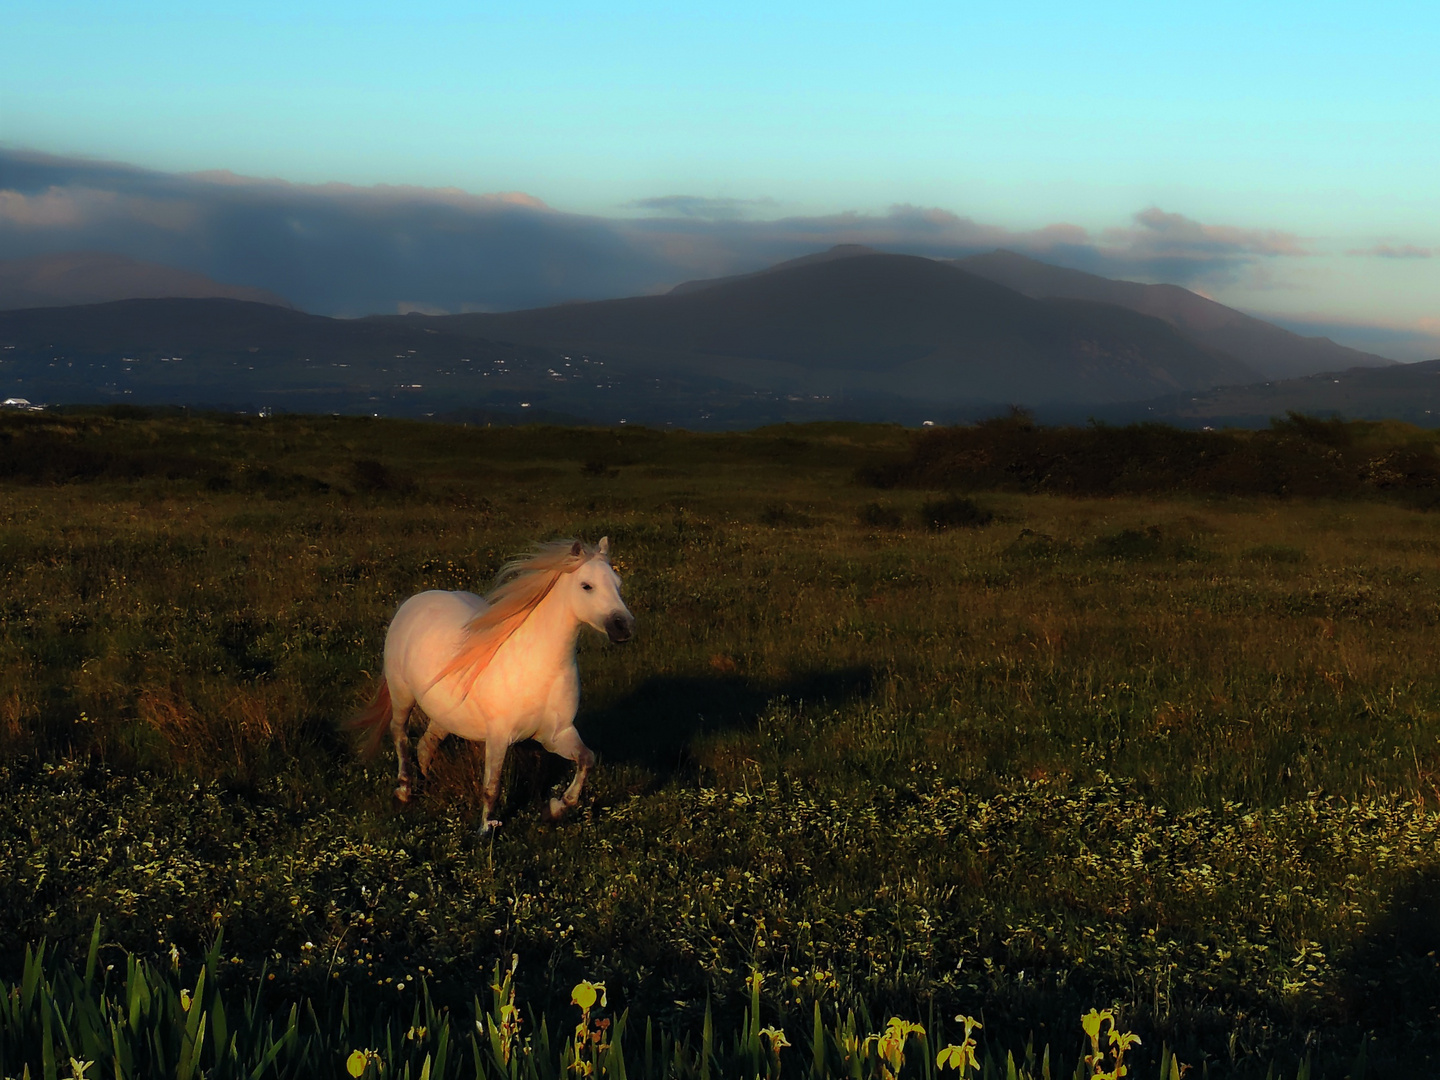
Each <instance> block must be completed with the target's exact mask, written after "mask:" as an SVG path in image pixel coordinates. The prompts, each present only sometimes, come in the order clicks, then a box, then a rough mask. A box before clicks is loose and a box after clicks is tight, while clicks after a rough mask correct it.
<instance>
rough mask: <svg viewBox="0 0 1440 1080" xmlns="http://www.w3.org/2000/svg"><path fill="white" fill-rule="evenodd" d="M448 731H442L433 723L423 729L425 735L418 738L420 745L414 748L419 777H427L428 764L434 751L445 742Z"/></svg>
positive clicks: (432, 758)
mask: <svg viewBox="0 0 1440 1080" xmlns="http://www.w3.org/2000/svg"><path fill="white" fill-rule="evenodd" d="M449 734H450V733H449V732H448V731H442V730H441V729H440V727H439V726H438V725H437V724H436V723H435V721H433V720H432V721H430V726H429V727H427V728H426V729H425V734H424V735H421V736H420V745H419V746H417V747H416V748H415V757H416V758H417V759H418V763H419V765H420V775H421V776H424V777H429V775H430V762H432V761H433V760H434V759H435V751H436V750H438V749H439V747H440V744H441V743H442V742H444V741H445V736H447V735H449Z"/></svg>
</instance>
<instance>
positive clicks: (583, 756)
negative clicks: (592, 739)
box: [545, 727, 595, 820]
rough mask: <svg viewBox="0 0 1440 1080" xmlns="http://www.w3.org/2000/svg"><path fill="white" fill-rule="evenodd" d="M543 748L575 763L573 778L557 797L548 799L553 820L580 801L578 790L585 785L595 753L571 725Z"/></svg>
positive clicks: (593, 762) (573, 807)
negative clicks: (581, 739)
mask: <svg viewBox="0 0 1440 1080" xmlns="http://www.w3.org/2000/svg"><path fill="white" fill-rule="evenodd" d="M545 749H547V750H549V751H550V752H551V753H552V754H559V755H560V756H561V757H566V758H569V759H570V760H571V761H573V762H574V763H575V778H574V779H573V780H571V781H570V786H569V787H567V788H566V789H565V791H564V792H563V793H562V794H561V795H560V796H559V797H557V798H552V799H551V800H550V817H551V819H552V820H553V819H556V818H560V817H563V816H564V815H565V813H566V811H569V810H573V809H575V806H576V804H578V803H579V802H580V791H581V789H583V788H584V787H585V777H586V776H588V775H589V773H590V767H591V766H592V765H594V764H595V754H594V753H593V752H592V751H591V749H590V748H589V747H588V746H586V745H585V744H584V743H583V742H581V741H580V733H579V732H578V731H576V730H575V729H574V728H573V727H567V728H565V729H564V730H563V731H561V732H559V733H558V734H557V735H556V736H555V737H554V738H553V739H551V740H550V741H549V742H548V743H547V744H546V745H545Z"/></svg>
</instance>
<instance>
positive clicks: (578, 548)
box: [570, 540, 585, 558]
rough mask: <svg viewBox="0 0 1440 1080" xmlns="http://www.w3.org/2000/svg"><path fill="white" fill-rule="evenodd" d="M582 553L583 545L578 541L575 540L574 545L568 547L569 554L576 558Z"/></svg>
mask: <svg viewBox="0 0 1440 1080" xmlns="http://www.w3.org/2000/svg"><path fill="white" fill-rule="evenodd" d="M584 551H585V545H584V544H582V543H581V542H580V541H579V540H576V541H575V543H573V544H571V545H570V554H571V555H574V556H575V557H576V558H579V557H580V555H581V554H583V553H584Z"/></svg>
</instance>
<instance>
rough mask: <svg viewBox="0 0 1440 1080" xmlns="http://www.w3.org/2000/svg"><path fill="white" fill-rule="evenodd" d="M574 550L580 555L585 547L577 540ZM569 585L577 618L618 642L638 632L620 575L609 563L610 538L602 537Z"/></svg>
mask: <svg viewBox="0 0 1440 1080" xmlns="http://www.w3.org/2000/svg"><path fill="white" fill-rule="evenodd" d="M571 553H572V554H574V555H576V556H580V555H583V554H584V553H585V547H584V545H583V544H581V543H580V541H579V540H576V541H575V546H574V548H572V549H571ZM566 577H567V578H569V579H570V580H569V581H568V582H567V587H568V588H569V589H570V591H571V594H572V595H571V604H572V607H573V610H574V612H575V616H576V618H578V619H579V620H580V621H581V622H583V623H585V624H586V625H588V626H593V627H594V628H595V629H596V630H598V631H600V633H602V634H605V635H606V636H607V637H609V638H610V640H611V641H613V642H614V643H615V644H617V645H619V644H621V643H623V642H626V641H629V640H630V639H631V638H632V637H633V636H634V635H635V616H634V615H631V614H630V609H629V608H627V607H626V606H625V601H624V600H621V599H620V575H619V574H617V573H615V568H614V567H613V566H611V565H610V538H609V537H608V536H607V537H605V538H604V539H602V540H601V541H600V545H599V547H597V548H596V549H595V554H594V555H593V556H591V557H590V558H588V559H586V560H585V561H584V562H582V563H581V564H580V565H579V566H578V567H576V568H575V570H574V571H572V572H571V573H570V574H567V575H566Z"/></svg>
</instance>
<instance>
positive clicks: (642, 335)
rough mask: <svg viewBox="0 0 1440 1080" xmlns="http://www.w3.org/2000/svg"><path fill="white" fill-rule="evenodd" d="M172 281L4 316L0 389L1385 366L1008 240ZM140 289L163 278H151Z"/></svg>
mask: <svg viewBox="0 0 1440 1080" xmlns="http://www.w3.org/2000/svg"><path fill="white" fill-rule="evenodd" d="M83 262H84V260H81V259H76V260H74V263H75V265H77V266H78V265H83ZM12 266H13V264H12ZM6 269H7V268H3V267H0V284H3V283H4V282H5V281H7V280H10V279H9V278H7V277H6V276H5V272H6ZM160 269H161V270H163V269H165V268H160ZM174 274H175V275H177V276H176V277H174V278H173V279H172V280H174V281H175V282H176V286H175V287H176V288H180V287H181V286H184V287H185V288H187V289H189V290H190V291H189V292H188V293H187V294H186V297H185V298H152V299H126V300H116V301H113V302H110V303H99V304H89V305H79V306H64V307H39V306H35V307H29V308H26V309H23V310H11V311H0V394H3V395H4V396H19V397H27V398H30V399H31V400H36V401H52V402H60V401H77V402H78V401H104V400H109V401H115V400H120V401H130V402H135V403H147V402H154V403H175V404H180V403H184V404H194V405H199V404H206V405H217V406H255V407H261V406H269V407H272V408H286V409H291V410H296V411H300V410H304V411H347V412H349V411H361V410H363V411H373V412H384V413H392V414H406V415H416V414H430V415H461V414H464V413H466V412H467V411H470V412H476V413H477V414H478V413H480V412H487V411H488V413H493V412H494V411H496V410H501V411H506V410H508V411H511V412H513V413H515V414H516V415H518V416H524V415H535V414H536V413H538V412H539V411H541V410H545V411H546V412H547V413H549V414H557V415H558V414H564V415H568V416H572V417H577V418H583V419H588V420H594V421H600V422H616V421H618V420H622V419H624V420H629V421H630V422H637V421H643V422H647V423H655V424H664V423H672V424H675V425H677V426H692V427H720V426H746V425H750V424H755V423H764V422H770V421H774V420H784V419H811V418H822V417H853V418H856V419H871V420H895V421H902V422H918V421H919V419H921V418H924V419H935V420H937V421H946V420H959V419H967V418H972V417H974V416H978V415H984V414H987V413H993V412H994V411H996V410H997V409H1001V408H1004V407H1005V406H1007V405H1009V404H1021V405H1026V406H1029V407H1032V408H1036V409H1038V410H1039V411H1040V412H1041V413H1042V414H1049V415H1055V416H1057V417H1058V416H1071V417H1081V416H1083V415H1103V414H1106V413H1111V412H1116V411H1117V410H1118V411H1119V412H1121V413H1124V412H1127V411H1128V412H1136V411H1137V410H1138V411H1139V412H1138V414H1139V415H1154V414H1155V405H1154V404H1153V403H1154V402H1160V401H1164V402H1169V403H1170V404H1169V405H1167V406H1165V409H1166V415H1169V414H1170V413H1172V412H1177V411H1178V410H1179V409H1180V406H1181V405H1182V404H1186V403H1188V404H1190V405H1193V404H1194V403H1195V401H1196V400H1198V398H1199V396H1201V395H1205V394H1211V393H1219V392H1221V391H1220V390H1219V388H1223V387H1237V386H1248V385H1259V384H1263V383H1265V382H1266V381H1267V380H1268V381H1269V382H1270V383H1272V384H1275V385H1277V386H1278V385H1280V384H1279V382H1277V380H1283V379H1284V378H1286V377H1287V376H1292V375H1295V374H1301V375H1312V374H1314V373H1316V372H1319V371H1324V370H1330V369H1334V368H1337V367H1339V368H1362V367H1366V366H1370V367H1373V368H1376V369H1384V368H1391V367H1393V366H1394V365H1393V364H1392V362H1391V361H1387V360H1385V359H1383V358H1381V357H1377V356H1371V355H1369V354H1365V353H1358V352H1355V351H1354V350H1350V349H1345V348H1343V347H1341V346H1338V345H1336V344H1334V343H1333V342H1330V341H1328V340H1327V339H1324V338H1304V337H1301V336H1299V335H1296V334H1291V333H1289V332H1288V331H1285V330H1283V329H1281V328H1279V327H1276V326H1273V325H1271V324H1269V323H1265V322H1263V321H1261V320H1258V319H1254V318H1252V317H1250V316H1247V315H1244V314H1242V313H1240V312H1237V311H1234V310H1233V309H1230V308H1226V307H1224V306H1223V305H1220V304H1217V303H1215V302H1214V301H1211V300H1208V299H1206V298H1204V297H1201V296H1198V295H1196V294H1194V293H1191V292H1188V291H1187V290H1184V289H1180V288H1178V287H1175V286H1166V285H1142V284H1137V283H1134V282H1120V281H1111V280H1109V279H1105V278H1100V277H1095V276H1094V275H1089V274H1084V273H1080V272H1078V271H1072V270H1066V269H1062V268H1059V267H1053V266H1049V265H1047V264H1044V263H1039V262H1036V261H1034V260H1031V259H1027V258H1025V257H1023V256H1019V255H1016V254H1014V253H1011V252H994V253H992V254H988V255H980V256H973V257H971V258H968V259H962V260H955V261H940V260H933V259H926V258H919V257H914V256H906V255H890V254H884V253H880V252H875V251H871V250H869V249H866V248H859V247H845V248H836V249H832V250H830V251H827V252H820V253H817V254H815V255H812V256H807V257H805V258H801V259H797V260H793V261H791V262H789V263H783V264H780V265H779V266H776V267H772V268H769V269H767V270H763V271H759V272H756V273H753V274H746V275H740V276H736V277H730V278H723V279H715V280H710V281H699V282H687V283H685V284H683V285H680V286H677V287H675V288H674V289H672V290H671V291H670V292H669V293H666V294H662V295H655V296H643V297H630V298H626V299H619V300H605V301H597V302H590V303H577V304H564V305H558V306H553V307H546V308H537V309H532V310H528V311H512V312H504V313H495V314H461V315H441V316H428V315H418V314H411V315H406V316H372V317H368V318H363V319H332V318H326V317H323V316H316V315H309V314H306V313H304V312H299V311H296V310H293V309H291V308H289V307H287V306H283V301H279V298H273V297H272V298H265V300H266V301H267V302H257V300H260V299H261V298H257V297H253V296H245V295H235V294H234V293H230V294H225V293H221V294H218V295H216V296H205V295H204V293H203V291H202V292H201V294H200V295H199V296H196V295H195V290H197V289H200V290H204V289H205V288H215V289H232V287H230V286H220V285H218V284H216V283H213V282H212V283H209V284H208V285H206V284H205V283H204V282H203V281H201V282H197V281H195V280H194V278H196V277H198V275H194V276H192V277H189V278H187V277H185V276H183V272H179V271H176V272H174ZM52 276H53V275H52ZM82 276H83V275H82ZM121 276H122V277H123V274H122V275H121ZM136 280H137V281H140V282H143V283H146V286H145V287H146V288H147V289H151V290H153V289H154V288H162V289H163V288H164V285H163V281H164V280H165V279H164V278H163V276H161V275H158V274H156V273H153V272H148V271H147V272H145V273H137V275H136ZM156 282H160V283H162V284H159V285H157V284H155V283H156ZM37 289H38V287H32V294H33V293H34V292H35V291H37ZM16 292H19V293H21V294H22V295H23V290H20V289H12V290H11V293H8V294H7V293H5V292H4V291H3V289H0V299H4V297H6V296H7V295H13V294H15V293H16ZM51 295H56V292H55V291H54V290H52V293H51ZM277 301H278V302H277ZM1375 374H1376V375H1377V376H1381V377H1382V381H1383V375H1384V371H1383V370H1377V371H1376V372H1375ZM1269 389H1270V390H1271V391H1272V394H1271V396H1272V397H1273V390H1274V386H1272V387H1270V388H1269ZM1371 396H1372V397H1373V394H1372V395H1371ZM1232 398H1233V392H1232ZM1227 401H1228V404H1227V405H1226V408H1227V409H1232V407H1233V409H1232V411H1233V410H1234V409H1238V411H1237V412H1235V415H1240V414H1241V413H1243V412H1244V409H1243V408H1240V407H1239V404H1238V399H1237V400H1229V399H1227ZM1145 403H1152V404H1145ZM526 409H530V410H534V412H533V413H529V414H526V413H524V412H523V411H522V410H526ZM1280 411H1283V409H1282V410H1280ZM1192 422H1193V421H1192Z"/></svg>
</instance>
